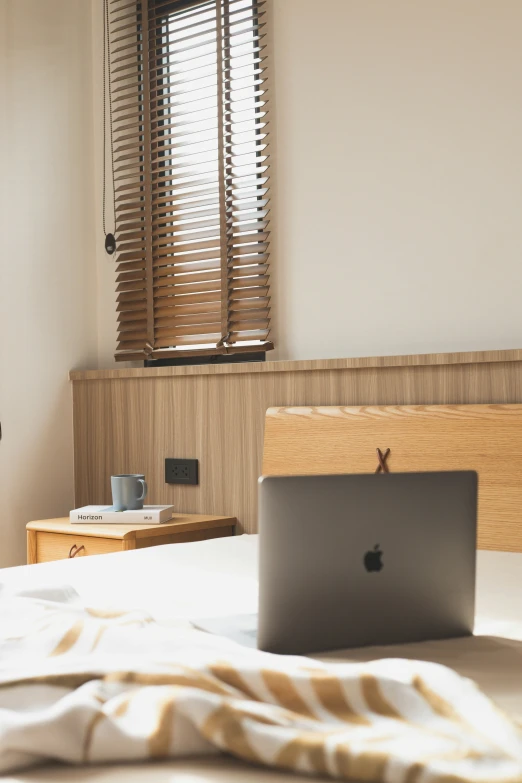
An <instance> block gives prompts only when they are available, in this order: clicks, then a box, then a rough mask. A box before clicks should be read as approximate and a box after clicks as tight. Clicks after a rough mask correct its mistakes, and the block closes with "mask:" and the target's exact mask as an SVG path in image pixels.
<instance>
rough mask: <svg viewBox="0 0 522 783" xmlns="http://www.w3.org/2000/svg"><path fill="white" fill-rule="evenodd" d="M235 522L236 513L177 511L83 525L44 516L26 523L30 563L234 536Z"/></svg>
mask: <svg viewBox="0 0 522 783" xmlns="http://www.w3.org/2000/svg"><path fill="white" fill-rule="evenodd" d="M235 524H236V519H235V518H234V517H217V516H208V515H205V514H193V515H188V514H176V515H175V516H174V520H173V521H172V522H166V523H165V524H162V525H110V524H107V525H89V524H85V525H84V524H71V523H70V522H69V520H68V519H66V518H60V519H42V520H39V521H35V522H29V523H28V524H27V526H26V527H27V563H28V564H34V563H47V562H49V561H51V560H65V559H67V558H69V557H71V556H74V557H88V556H89V555H105V554H108V553H111V552H124V551H127V550H129V549H143V548H144V547H149V546H161V545H163V544H181V543H183V542H186V541H203V540H205V539H208V538H220V537H222V536H233V535H234V532H235ZM73 552H75V554H73Z"/></svg>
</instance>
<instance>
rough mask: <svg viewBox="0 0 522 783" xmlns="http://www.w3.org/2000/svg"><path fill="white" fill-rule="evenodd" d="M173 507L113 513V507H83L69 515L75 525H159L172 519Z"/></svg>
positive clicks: (146, 508) (144, 508)
mask: <svg viewBox="0 0 522 783" xmlns="http://www.w3.org/2000/svg"><path fill="white" fill-rule="evenodd" d="M173 511H174V506H143V508H140V509H138V510H136V511H115V510H114V507H113V506H83V507H82V508H75V509H74V510H73V511H71V512H70V514H69V522H74V523H75V524H76V523H77V524H79V525H81V524H89V525H92V524H93V522H94V523H96V524H100V525H103V524H111V525H140V524H143V525H161V524H162V523H163V522H168V521H169V520H170V519H172V512H173Z"/></svg>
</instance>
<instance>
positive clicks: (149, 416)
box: [72, 350, 522, 532]
mask: <svg viewBox="0 0 522 783" xmlns="http://www.w3.org/2000/svg"><path fill="white" fill-rule="evenodd" d="M395 359H396V361H397V363H396V364H393V363H392V364H391V365H390V364H389V363H390V362H393V361H394V360H395ZM399 359H400V363H399ZM379 361H380V362H381V363H382V366H381V365H380V364H379ZM351 363H353V366H348V365H350V364H351ZM114 373H115V374H114ZM72 377H73V378H74V382H73V395H74V437H75V481H76V504H77V505H78V506H82V505H87V504H88V503H109V502H110V476H111V474H113V473H141V472H143V473H145V474H146V476H147V480H148V482H149V495H148V498H147V499H148V502H150V503H158V504H160V503H161V504H165V503H172V504H173V505H174V506H175V508H176V509H177V510H179V511H182V512H183V513H200V514H213V515H215V514H218V515H224V516H227V515H232V516H234V517H237V519H238V521H239V526H240V530H244V531H246V532H255V530H256V529H257V479H258V477H259V475H260V474H261V460H262V451H263V431H264V423H265V414H266V410H267V409H268V408H270V407H283V406H325V405H334V406H360V405H416V404H417V405H420V404H425V405H437V404H443V405H448V404H457V403H475V404H478V403H522V351H518V350H517V351H500V352H488V353H480V354H444V355H440V356H439V355H436V356H432V357H431V358H429V359H427V358H426V357H395V358H394V357H391V358H390V357H382V358H379V357H377V358H376V359H355V360H335V361H331V362H330V361H320V362H280V363H279V362H267V363H266V364H262V365H258V364H257V363H246V364H241V365H233V366H225V367H220V366H212V367H204V368H201V367H188V368H187V367H165V368H154V369H149V368H147V369H134V370H132V369H130V370H117V371H111V370H108V371H100V372H99V373H94V372H92V373H87V374H85V373H80V374H78V373H74V374H73V376H72ZM383 446H384V444H383ZM166 457H195V458H197V459H199V461H200V486H198V487H190V486H180V485H169V484H165V483H164V459H165V458H166Z"/></svg>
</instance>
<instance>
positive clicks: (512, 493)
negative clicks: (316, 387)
mask: <svg viewBox="0 0 522 783" xmlns="http://www.w3.org/2000/svg"><path fill="white" fill-rule="evenodd" d="M378 448H379V449H381V451H382V452H383V453H384V452H385V451H386V449H390V454H389V456H388V458H387V460H386V464H387V466H388V467H389V469H390V472H391V471H398V472H400V471H402V472H413V471H424V470H469V469H471V470H476V471H477V472H478V474H479V528H478V546H479V549H499V550H509V551H513V552H522V405H415V406H386V407H313V408H312V407H306V408H305V407H300V408H270V409H269V410H268V411H267V414H266V423H265V441H264V452H263V475H264V476H277V475H318V474H328V473H330V474H335V473H372V472H375V470H376V468H377V466H378V464H379V462H378V457H377V454H376V450H377V449H378Z"/></svg>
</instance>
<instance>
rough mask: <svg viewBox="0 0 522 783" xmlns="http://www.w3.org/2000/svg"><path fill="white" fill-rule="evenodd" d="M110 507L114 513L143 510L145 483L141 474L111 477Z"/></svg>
mask: <svg viewBox="0 0 522 783" xmlns="http://www.w3.org/2000/svg"><path fill="white" fill-rule="evenodd" d="M111 489H112V506H113V509H114V511H136V510H139V509H141V508H143V501H144V500H145V497H146V495H147V482H146V481H145V476H144V475H143V474H142V473H122V474H121V475H119V476H111Z"/></svg>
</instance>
